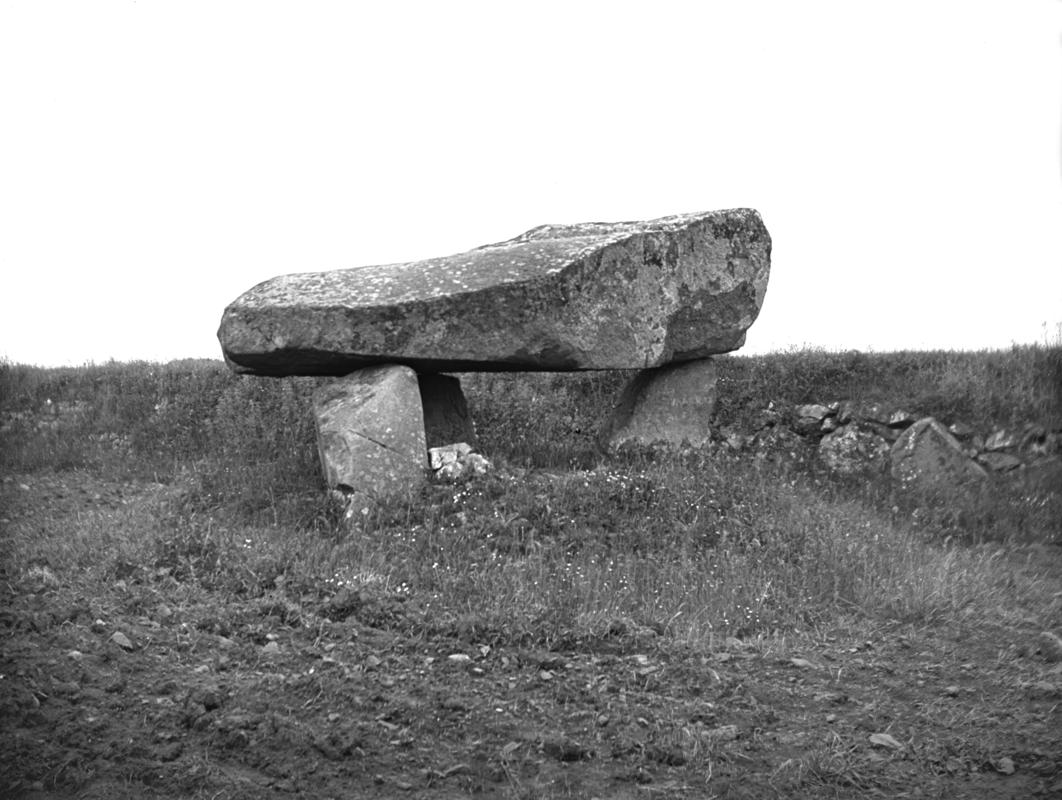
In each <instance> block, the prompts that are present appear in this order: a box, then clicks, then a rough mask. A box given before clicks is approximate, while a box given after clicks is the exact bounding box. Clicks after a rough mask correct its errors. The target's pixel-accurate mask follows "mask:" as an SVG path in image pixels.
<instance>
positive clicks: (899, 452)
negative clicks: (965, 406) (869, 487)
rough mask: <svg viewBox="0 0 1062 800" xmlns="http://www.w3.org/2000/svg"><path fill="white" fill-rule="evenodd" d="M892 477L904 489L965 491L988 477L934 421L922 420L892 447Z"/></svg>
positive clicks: (944, 429) (931, 419) (942, 427)
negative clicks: (916, 487) (909, 487)
mask: <svg viewBox="0 0 1062 800" xmlns="http://www.w3.org/2000/svg"><path fill="white" fill-rule="evenodd" d="M891 458H892V474H893V477H895V478H896V479H897V480H899V481H900V482H901V483H902V484H903V485H904V486H912V485H915V486H920V487H923V488H931V487H961V486H967V485H970V484H972V483H977V482H979V481H981V480H983V479H984V478H986V477H988V473H987V472H985V470H984V468H983V467H982V466H980V465H979V464H977V463H976V462H975V461H973V460H972V459H970V458H969V457H968V456H967V455H966V453H964V452H963V449H962V445H961V444H959V442H958V441H957V440H956V439H955V437H954V436H952V435H951V434H950V433H948V431H947V429H946V428H945V427H944V426H943V425H941V424H940V423H939V422H937V421H936V420H935V419H933V417H926V418H925V419H920V420H918V422H916V423H915V424H914V425H912V426H911V427H909V428H908V429H907V430H905V431H904V432H903V435H902V436H900V438H899V439H897V440H896V443H895V444H893V446H892V452H891Z"/></svg>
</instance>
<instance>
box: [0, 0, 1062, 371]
mask: <svg viewBox="0 0 1062 800" xmlns="http://www.w3.org/2000/svg"><path fill="white" fill-rule="evenodd" d="M1060 98H1062V2H1058V0H954V1H951V0H911V1H907V2H905V1H903V0H901V1H897V0H893V1H892V2H889V3H883V2H874V3H871V2H855V1H854V0H838V1H837V2H816V1H815V0H802V2H793V0H777V1H774V0H762V1H761V2H757V1H756V0H720V1H719V2H708V1H707V0H702V2H693V1H692V0H691V1H690V2H667V1H666V0H654V2H652V3H650V2H638V3H633V2H617V1H616V0H611V1H610V2H579V1H578V0H566V1H565V2H550V1H544V0H535V2H501V0H494V1H493V2H482V3H478V2H477V3H473V2H461V1H460V0H447V2H422V3H413V2H374V3H368V2H364V3H358V2H344V3H327V2H312V3H311V2H288V3H273V2H264V1H263V0H254V1H253V2H222V1H219V0H211V2H190V1H189V0H181V2H165V3H163V2H150V1H149V0H139V1H138V2H134V1H132V0H124V1H122V2H84V0H80V1H79V2H71V3H55V2H47V0H26V1H25V2H17V1H15V0H9V1H8V2H4V3H2V4H0V110H2V111H0V113H2V115H3V117H2V119H3V124H2V125H0V144H2V146H0V270H2V276H3V277H2V291H0V356H4V357H6V358H8V359H9V360H12V361H16V362H25V363H38V364H47V365H52V364H63V363H74V364H77V363H83V362H85V361H96V362H102V361H106V360H108V359H111V358H115V359H119V360H129V359H150V360H169V359H172V358H181V357H220V350H219V347H218V344H217V340H216V338H215V334H216V330H217V326H218V322H219V320H220V318H221V313H222V310H223V309H224V307H225V306H226V305H227V304H228V303H229V302H230V301H232V300H233V299H235V298H236V297H237V296H238V295H239V294H241V293H242V292H243V291H245V290H246V289H249V288H250V287H251V286H252V285H254V284H255V283H258V282H259V281H262V280H265V279H267V278H270V277H273V276H274V275H278V274H282V273H287V272H300V271H310V270H323V269H336V268H342V267H354V266H362V265H366V264H379V263H390V262H397V261H407V260H414V259H420V258H427V257H431V256H439V255H448V254H451V253H455V252H460V251H463V250H467V249H469V248H472V247H476V246H478V245H481V244H486V243H488V242H493V241H498V240H502V239H508V238H510V237H512V236H515V235H517V234H519V233H521V232H523V231H524V230H527V229H528V228H531V227H534V226H536V225H541V224H545V223H568V222H582V221H591V220H593V221H597V220H603V221H612V220H634V219H650V218H654V217H659V216H664V215H668V214H675V213H684V212H692V211H705V210H710V209H719V208H732V207H738V206H751V207H753V208H757V209H759V211H760V212H761V214H762V215H763V218H764V221H765V222H766V224H767V227H768V229H769V230H770V232H771V235H772V237H773V239H774V255H773V266H772V272H771V279H770V284H769V286H768V290H767V298H766V301H765V303H764V307H763V311H762V313H761V315H760V318H759V320H758V321H757V322H756V323H755V324H754V325H753V327H752V328H751V330H750V331H749V338H748V345H747V347H746V352H763V351H767V350H779V349H786V348H788V347H793V346H801V345H805V344H807V345H815V346H822V347H825V348H828V349H853V348H855V349H861V350H878V351H882V350H894V349H929V348H955V349H978V348H982V347H1008V346H1009V345H1010V344H1011V343H1013V342H1017V343H1031V342H1041V343H1042V342H1043V341H1044V337H1045V332H1046V334H1047V335H1048V337H1049V338H1051V339H1054V338H1056V337H1057V336H1058V335H1059V334H1060V331H1062V328H1059V327H1058V326H1059V324H1060V323H1062V235H1060V234H1062V166H1060V141H1062V138H1060V118H1062V112H1060Z"/></svg>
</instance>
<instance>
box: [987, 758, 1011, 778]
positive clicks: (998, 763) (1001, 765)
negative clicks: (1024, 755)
mask: <svg viewBox="0 0 1062 800" xmlns="http://www.w3.org/2000/svg"><path fill="white" fill-rule="evenodd" d="M992 766H993V767H994V768H995V770H996V772H999V773H1001V774H1003V775H1013V774H1014V761H1013V759H1010V758H1008V757H1007V756H1003V757H1002V758H997V759H996V760H995V761H993V762H992Z"/></svg>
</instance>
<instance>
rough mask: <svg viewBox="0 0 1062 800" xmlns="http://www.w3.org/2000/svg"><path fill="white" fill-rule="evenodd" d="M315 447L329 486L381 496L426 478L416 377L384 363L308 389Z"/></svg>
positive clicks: (424, 449) (354, 492)
mask: <svg viewBox="0 0 1062 800" xmlns="http://www.w3.org/2000/svg"><path fill="white" fill-rule="evenodd" d="M313 408H314V414H315V418H316V422H317V446H318V450H319V452H320V456H321V469H322V471H323V472H324V476H325V482H326V484H327V485H328V487H329V488H330V489H337V490H339V491H340V492H342V493H343V494H346V495H351V494H359V495H363V496H365V497H367V498H372V499H381V498H385V497H389V496H393V495H397V494H401V493H403V492H405V491H407V490H408V489H409V488H410V487H411V486H416V485H417V484H419V483H421V482H423V481H424V480H425V479H426V474H425V469H427V466H428V449H427V445H426V443H425V438H424V410H423V408H422V406H421V400H420V389H419V387H418V385H417V375H416V373H415V372H413V370H411V369H410V368H409V367H403V366H395V365H387V366H379V367H370V368H367V369H363V370H359V371H358V372H355V373H353V374H351V375H348V376H347V377H345V378H341V379H338V380H336V381H333V382H331V383H329V384H328V385H326V386H322V387H321V388H320V389H318V390H317V392H315V393H314V398H313Z"/></svg>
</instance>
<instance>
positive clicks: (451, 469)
mask: <svg viewBox="0 0 1062 800" xmlns="http://www.w3.org/2000/svg"><path fill="white" fill-rule="evenodd" d="M428 462H429V463H430V465H431V468H432V470H433V471H434V477H435V479H436V480H439V481H444V482H447V483H454V482H455V481H458V480H460V479H461V478H465V477H469V476H473V475H486V474H487V472H488V471H489V470H490V466H491V465H490V462H489V461H488V460H487V459H485V458H484V457H483V456H481V455H480V454H479V453H473V452H472V447H471V446H470V445H469V444H468V443H467V442H458V443H456V444H448V445H443V446H441V447H432V448H429V450H428Z"/></svg>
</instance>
